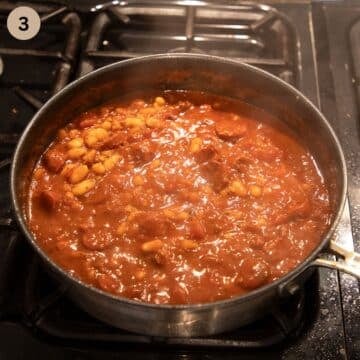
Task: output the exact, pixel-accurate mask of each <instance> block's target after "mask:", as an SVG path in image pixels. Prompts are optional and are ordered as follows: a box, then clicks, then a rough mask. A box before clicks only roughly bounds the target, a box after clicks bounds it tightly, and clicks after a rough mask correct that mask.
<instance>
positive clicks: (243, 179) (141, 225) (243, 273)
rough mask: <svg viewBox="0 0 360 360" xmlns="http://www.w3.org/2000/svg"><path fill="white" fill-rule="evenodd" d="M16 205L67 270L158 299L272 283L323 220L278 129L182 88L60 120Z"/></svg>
mask: <svg viewBox="0 0 360 360" xmlns="http://www.w3.org/2000/svg"><path fill="white" fill-rule="evenodd" d="M69 120H70V119H69ZM26 210H27V214H28V224H29V227H30V229H31V231H32V232H33V233H34V235H35V237H36V240H37V241H38V243H39V244H40V246H41V247H42V248H43V249H44V251H45V252H46V253H47V254H48V255H49V256H50V257H51V258H52V259H53V260H54V261H55V262H56V263H57V264H59V265H60V266H61V267H63V268H64V269H66V270H67V271H69V272H70V273H72V274H73V275H74V276H76V277H78V278H80V279H82V280H83V281H85V282H87V283H90V284H93V285H94V286H96V287H99V288H101V289H103V290H105V291H108V292H111V293H113V294H116V295H119V296H124V297H128V298H131V299H136V300H140V301H143V302H150V303H170V304H187V303H204V302H210V301H215V300H220V299H225V298H230V297H232V296H234V295H239V294H243V293H246V292H248V291H250V290H252V289H255V288H258V287H260V286H262V285H264V284H267V283H270V282H272V281H273V280H275V279H277V278H279V277H281V276H282V275H284V274H286V273H287V272H289V271H290V270H291V269H293V268H294V267H295V266H296V265H297V264H299V263H301V262H302V261H303V260H304V259H305V258H306V257H307V256H308V255H309V253H311V251H312V250H313V249H314V248H315V247H316V245H317V244H318V243H319V241H320V239H321V236H322V234H323V233H324V232H325V231H326V230H327V228H328V226H329V222H330V218H331V212H330V206H329V199H328V190H327V188H326V186H325V184H324V182H323V179H322V177H321V174H320V173H319V171H318V169H317V167H316V164H315V162H314V159H313V158H312V156H311V154H310V153H309V152H308V150H307V149H306V148H305V147H303V146H302V145H301V143H300V142H299V141H298V140H297V139H296V137H295V136H294V135H293V134H291V132H290V131H288V130H287V129H286V128H285V126H284V125H281V124H280V122H279V121H277V120H276V119H274V118H273V117H272V116H270V115H269V114H267V113H266V112H264V111H262V110H260V109H257V108H254V107H252V106H250V105H248V104H245V103H242V102H240V101H233V100H230V99H227V98H222V97H217V96H213V95H209V94H202V93H195V92H165V93H163V94H161V96H159V95H158V97H155V96H151V95H148V96H144V97H143V98H142V99H141V98H137V99H136V100H127V101H113V102H111V103H108V104H105V105H103V106H101V107H99V108H96V109H93V110H90V111H88V112H86V113H84V114H82V115H81V116H79V117H77V118H75V119H73V120H72V122H71V123H69V125H68V126H66V127H65V128H64V129H62V130H60V131H59V134H58V136H57V138H56V139H55V141H54V142H53V143H52V144H51V146H50V147H49V149H48V150H47V151H46V152H45V153H44V155H43V156H42V158H41V159H40V161H39V162H38V164H37V166H36V168H35V170H34V173H33V177H32V181H31V187H30V189H29V198H28V204H27V209H26Z"/></svg>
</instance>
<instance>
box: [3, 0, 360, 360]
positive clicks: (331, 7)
mask: <svg viewBox="0 0 360 360" xmlns="http://www.w3.org/2000/svg"><path fill="white" fill-rule="evenodd" d="M265 2H266V1H265ZM64 3H65V4H67V5H64V4H54V3H49V2H42V3H40V2H32V3H26V5H27V6H30V7H32V8H33V9H35V10H36V11H37V12H38V13H39V14H40V17H41V21H42V25H41V30H40V32H39V34H38V35H37V36H36V37H35V38H33V39H32V40H27V41H19V40H15V39H14V38H13V37H11V35H10V34H9V32H8V31H7V29H6V27H5V24H6V17H7V15H8V14H9V12H10V11H11V10H12V9H13V8H14V7H16V6H17V5H18V4H16V3H13V2H8V1H2V2H1V4H0V18H1V27H0V57H1V58H2V62H3V69H2V74H1V75H0V103H1V106H0V118H1V121H0V184H1V188H2V192H1V193H0V226H1V228H0V338H1V339H2V341H1V345H0V355H1V356H2V357H3V358H6V359H9V358H23V357H25V356H28V354H29V353H30V354H31V356H32V357H35V356H37V355H38V356H47V357H49V358H52V359H63V358H64V357H66V358H72V357H74V358H83V357H84V358H89V357H90V358H94V359H97V358H103V357H104V356H106V357H107V358H115V357H116V358H118V357H119V356H124V357H130V356H131V357H134V358H141V359H143V358H149V359H152V358H156V359H158V358H160V357H162V356H164V357H166V358H168V357H169V358H179V359H180V358H181V359H187V358H189V359H191V358H197V359H198V358H200V359H220V358H221V359H224V358H225V359H227V358H234V357H240V356H241V357H245V358H249V359H253V358H257V359H258V358H266V359H269V358H270V359H272V358H274V359H279V358H283V359H285V358H286V359H288V358H289V359H304V358H309V359H313V358H317V359H342V358H344V359H358V358H359V359H360V325H359V324H360V301H359V283H358V281H357V280H355V279H354V278H353V277H351V276H349V275H344V274H339V273H337V272H336V271H334V270H327V269H321V270H319V271H318V272H316V273H315V274H314V276H312V277H311V278H310V280H309V281H308V282H307V283H306V284H305V285H304V287H303V288H302V289H300V291H299V292H298V293H296V294H294V296H291V297H289V299H287V300H286V301H284V302H283V303H282V304H279V306H278V307H276V308H272V309H269V314H268V315H267V316H266V317H265V318H263V319H260V320H259V321H257V322H256V323H253V324H249V325H247V326H245V327H241V328H239V329H237V330H235V331H233V332H230V333H225V334H221V335H217V336H211V337H205V338H192V339H180V338H170V339H167V338H158V337H148V336H143V335H138V334H132V333H129V332H125V331H123V330H119V329H115V328H112V327H110V326H108V325H105V324H103V323H101V322H99V321H97V320H95V319H93V318H91V317H90V316H89V315H87V314H86V313H84V312H83V311H82V310H80V309H79V308H77V307H76V305H74V304H73V303H72V302H71V301H70V300H69V299H67V297H66V289H65V288H63V287H62V286H61V285H59V284H57V283H55V282H54V281H53V280H52V279H50V278H49V277H48V276H47V274H46V272H45V270H44V269H43V267H42V264H41V263H40V261H39V259H38V257H37V256H36V255H35V254H34V253H33V251H32V249H30V247H29V246H28V245H27V243H26V240H25V239H24V238H23V236H22V235H21V233H20V232H19V229H18V228H17V226H16V224H14V221H13V220H12V216H11V209H10V198H9V191H8V190H7V189H8V188H9V184H8V177H9V164H10V163H11V156H12V153H13V150H14V147H15V145H16V143H17V140H18V138H19V135H20V134H21V132H22V131H23V129H24V127H25V126H26V124H27V123H28V122H29V120H30V119H31V117H32V116H33V114H34V113H35V111H36V110H37V109H38V108H39V107H41V106H42V104H43V103H44V102H45V101H46V100H47V99H48V98H49V97H51V95H52V94H54V93H56V92H57V91H59V90H60V89H62V88H63V87H64V86H65V85H66V84H67V83H69V82H71V81H72V80H74V79H76V78H77V77H79V76H82V75H84V74H86V73H88V72H90V71H92V70H94V69H97V68H99V67H101V66H104V65H107V64H110V63H112V62H115V61H121V60H124V59H128V58H133V57H137V56H142V55H147V54H154V53H164V52H194V53H205V54H213V55H220V56H227V57H231V58H234V59H237V60H239V61H244V62H247V63H249V64H252V65H254V66H258V67H261V68H263V69H265V70H267V71H269V72H271V73H273V74H274V75H276V76H278V77H280V78H282V79H283V80H285V81H287V82H288V83H290V84H292V85H294V86H295V87H297V88H298V89H299V90H300V91H301V92H302V93H304V94H305V95H306V96H307V97H308V98H309V99H310V100H311V101H312V102H313V103H314V104H315V105H316V106H318V107H319V108H320V109H321V110H322V111H323V113H324V114H325V115H326V117H327V118H328V120H329V121H330V122H331V124H332V125H333V127H334V129H335V130H336V132H337V134H338V136H339V138H340V141H341V142H342V145H343V147H344V151H345V155H346V158H347V165H348V175H349V194H348V202H347V204H346V208H345V211H344V215H343V219H342V221H341V224H340V226H339V231H338V241H340V242H341V243H342V244H343V245H345V246H346V247H348V248H349V249H354V248H355V249H356V250H359V245H360V220H359V219H360V214H359V211H360V205H359V204H360V197H359V175H358V171H357V169H358V168H359V166H360V164H359V160H358V157H357V156H356V154H358V153H359V152H360V141H359V133H358V125H359V124H358V115H359V113H358V111H359V105H360V103H359V101H360V90H359V80H358V77H359V76H360V66H359V61H358V60H359V58H358V57H359V51H360V49H359V46H360V25H359V24H360V4H358V5H356V2H353V3H351V2H335V1H334V2H330V1H329V2H320V1H318V2H314V3H311V2H309V1H296V2H294V1H288V2H286V1H271V2H269V3H268V4H265V3H264V4H259V3H256V4H255V3H248V2H246V3H245V2H240V1H232V2H230V1H227V2H210V1H209V2H207V1H201V2H199V1H191V2H189V1H188V2H186V1H157V2H150V1H126V2H125V1H124V2H115V3H116V5H114V6H109V4H107V5H106V6H102V5H101V4H90V5H89V4H87V2H86V1H80V2H78V3H81V5H82V6H73V7H72V6H70V4H69V3H70V2H64ZM23 4H24V3H22V5H23ZM0 70H1V69H0ZM0 73H1V71H0ZM20 344H21V345H20Z"/></svg>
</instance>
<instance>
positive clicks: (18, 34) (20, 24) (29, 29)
mask: <svg viewBox="0 0 360 360" xmlns="http://www.w3.org/2000/svg"><path fill="white" fill-rule="evenodd" d="M40 25H41V20H40V16H39V14H38V13H37V12H36V11H35V10H34V9H32V8H31V7H28V6H19V7H17V8H15V9H14V10H12V11H11V13H10V14H9V16H8V18H7V28H8V30H9V33H10V34H11V35H12V36H13V37H14V38H16V39H18V40H30V39H32V38H33V37H34V36H35V35H36V34H37V33H38V32H39V30H40Z"/></svg>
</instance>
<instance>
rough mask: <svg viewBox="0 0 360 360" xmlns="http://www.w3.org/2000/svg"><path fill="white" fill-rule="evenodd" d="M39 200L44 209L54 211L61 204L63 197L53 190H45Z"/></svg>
mask: <svg viewBox="0 0 360 360" xmlns="http://www.w3.org/2000/svg"><path fill="white" fill-rule="evenodd" d="M39 200H40V203H41V205H42V206H43V208H44V209H46V210H49V211H52V210H54V209H55V208H56V207H57V206H58V205H59V204H60V202H61V195H60V194H58V193H56V192H55V191H52V190H44V191H42V192H41V193H40V195H39Z"/></svg>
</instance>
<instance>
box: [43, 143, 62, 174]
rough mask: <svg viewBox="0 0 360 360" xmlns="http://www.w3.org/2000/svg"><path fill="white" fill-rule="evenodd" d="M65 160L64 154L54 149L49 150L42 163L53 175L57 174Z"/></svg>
mask: <svg viewBox="0 0 360 360" xmlns="http://www.w3.org/2000/svg"><path fill="white" fill-rule="evenodd" d="M65 160H66V156H65V154H64V153H62V152H60V151H58V150H55V149H54V150H49V151H48V152H47V153H46V154H45V155H44V162H45V165H46V167H47V168H48V169H49V170H50V171H52V172H54V173H57V172H59V171H60V170H61V168H62V167H63V166H64V164H65Z"/></svg>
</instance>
